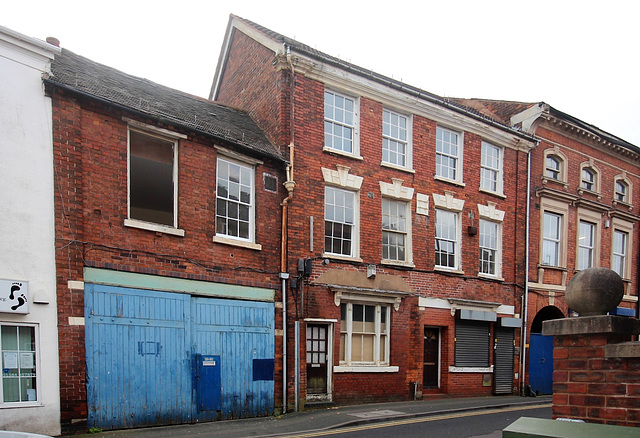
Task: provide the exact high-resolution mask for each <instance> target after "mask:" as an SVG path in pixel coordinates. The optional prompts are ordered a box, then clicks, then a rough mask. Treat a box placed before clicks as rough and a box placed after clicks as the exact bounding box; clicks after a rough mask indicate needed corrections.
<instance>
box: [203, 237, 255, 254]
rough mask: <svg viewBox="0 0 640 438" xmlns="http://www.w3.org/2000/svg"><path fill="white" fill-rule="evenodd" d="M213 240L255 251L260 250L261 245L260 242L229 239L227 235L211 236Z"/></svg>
mask: <svg viewBox="0 0 640 438" xmlns="http://www.w3.org/2000/svg"><path fill="white" fill-rule="evenodd" d="M213 241H214V242H215V243H221V244H223V245H231V246H238V247H240V248H248V249H255V250H256V251H261V250H262V245H260V244H257V243H252V242H245V241H243V240H236V239H231V238H229V237H223V236H213Z"/></svg>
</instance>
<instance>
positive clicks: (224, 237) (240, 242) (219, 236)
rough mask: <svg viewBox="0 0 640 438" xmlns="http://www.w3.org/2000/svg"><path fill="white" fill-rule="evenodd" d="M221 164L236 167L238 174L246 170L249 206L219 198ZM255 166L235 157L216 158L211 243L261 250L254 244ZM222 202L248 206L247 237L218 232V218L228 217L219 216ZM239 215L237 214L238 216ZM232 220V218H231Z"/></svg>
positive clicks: (259, 246)
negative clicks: (248, 183) (248, 181)
mask: <svg viewBox="0 0 640 438" xmlns="http://www.w3.org/2000/svg"><path fill="white" fill-rule="evenodd" d="M221 162H224V163H225V164H226V165H228V166H231V165H233V166H238V167H239V169H240V172H242V169H245V170H248V172H249V180H250V183H251V186H250V189H251V193H250V196H251V202H250V203H249V204H247V203H246V202H242V203H241V202H240V199H238V202H237V203H236V202H235V200H233V199H230V198H229V197H223V196H220V193H219V190H218V186H219V181H220V177H221V176H220V169H221ZM255 164H256V163H253V162H246V161H244V160H241V159H238V158H237V157H232V156H229V155H226V154H219V155H218V157H216V179H215V181H216V185H215V187H216V198H215V199H216V204H215V213H214V225H213V229H214V236H213V241H214V242H218V243H225V244H231V245H236V246H243V247H248V248H251V249H262V247H261V245H259V244H257V243H256V168H255ZM227 183H229V180H228V179H227ZM238 184H240V182H238ZM245 185H246V184H245ZM220 200H222V201H224V202H227V203H228V202H233V203H236V204H238V205H240V204H242V205H248V214H249V219H248V232H249V234H248V237H241V236H234V235H233V234H229V233H225V232H222V231H220V230H218V218H219V217H225V218H226V219H227V220H229V217H228V216H222V215H219V208H218V202H219V201H220ZM239 214H240V213H238V215H239ZM232 219H233V218H232Z"/></svg>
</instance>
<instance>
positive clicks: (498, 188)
mask: <svg viewBox="0 0 640 438" xmlns="http://www.w3.org/2000/svg"><path fill="white" fill-rule="evenodd" d="M502 163H503V160H502V149H500V148H499V147H497V146H494V145H492V144H491V143H487V142H485V141H483V142H482V159H481V163H480V188H481V189H482V190H486V191H489V192H493V193H499V194H502V191H503V189H502V178H503V177H502Z"/></svg>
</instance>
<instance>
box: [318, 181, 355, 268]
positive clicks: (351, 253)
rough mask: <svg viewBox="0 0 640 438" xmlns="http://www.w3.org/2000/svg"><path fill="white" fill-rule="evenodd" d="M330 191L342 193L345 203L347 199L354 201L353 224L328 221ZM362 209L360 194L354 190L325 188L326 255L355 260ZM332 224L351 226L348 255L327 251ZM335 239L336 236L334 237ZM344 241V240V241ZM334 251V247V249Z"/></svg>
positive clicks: (327, 186) (328, 186) (334, 187)
mask: <svg viewBox="0 0 640 438" xmlns="http://www.w3.org/2000/svg"><path fill="white" fill-rule="evenodd" d="M328 191H335V192H341V193H343V194H344V195H345V201H346V199H347V197H351V198H352V200H353V206H352V213H353V223H352V224H348V223H347V222H344V221H342V222H341V221H338V220H335V218H334V220H328V219H327V214H328V208H327V193H328ZM338 207H341V206H338ZM346 207H347V206H346V205H345V206H344V208H346ZM359 213H360V208H359V202H358V192H355V191H353V190H349V189H347V188H342V187H336V186H332V185H325V188H324V230H325V231H324V254H326V255H328V256H331V257H346V258H355V257H356V256H357V253H358V251H357V249H358V248H357V246H358V245H357V242H358V240H357V236H358V235H359V231H360V229H359V228H360V214H359ZM328 222H330V223H332V224H336V223H337V224H342V225H343V226H344V225H350V226H351V230H350V232H351V237H350V239H349V243H350V250H349V253H348V254H345V253H338V252H333V251H328V249H327V238H328V237H329V236H327V223H328ZM333 239H335V236H334V237H333ZM342 240H344V239H342ZM331 249H333V245H332V248H331Z"/></svg>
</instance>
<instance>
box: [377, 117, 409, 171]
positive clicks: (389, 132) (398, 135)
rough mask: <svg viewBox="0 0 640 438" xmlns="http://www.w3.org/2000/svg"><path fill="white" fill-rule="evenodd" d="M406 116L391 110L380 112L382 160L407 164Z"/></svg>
mask: <svg viewBox="0 0 640 438" xmlns="http://www.w3.org/2000/svg"><path fill="white" fill-rule="evenodd" d="M407 145H408V135H407V118H406V117H405V116H403V115H401V114H397V113H395V112H393V111H389V110H383V112H382V161H383V162H385V163H390V164H395V165H397V166H402V167H406V166H407Z"/></svg>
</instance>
